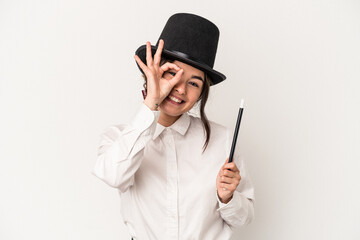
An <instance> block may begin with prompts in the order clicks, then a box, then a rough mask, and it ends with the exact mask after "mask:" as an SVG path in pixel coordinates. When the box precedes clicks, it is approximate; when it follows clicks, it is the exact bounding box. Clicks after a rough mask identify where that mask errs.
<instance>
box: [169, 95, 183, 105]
mask: <svg viewBox="0 0 360 240" xmlns="http://www.w3.org/2000/svg"><path fill="white" fill-rule="evenodd" d="M169 98H170V99H171V100H173V101H174V102H177V103H181V102H182V100H180V99H177V98H176V97H173V96H169Z"/></svg>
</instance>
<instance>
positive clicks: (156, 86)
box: [134, 39, 183, 110]
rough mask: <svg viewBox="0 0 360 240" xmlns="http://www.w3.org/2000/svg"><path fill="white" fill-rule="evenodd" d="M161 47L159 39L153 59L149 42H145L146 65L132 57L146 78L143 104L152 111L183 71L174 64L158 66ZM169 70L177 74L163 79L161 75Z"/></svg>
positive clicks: (162, 41)
mask: <svg viewBox="0 0 360 240" xmlns="http://www.w3.org/2000/svg"><path fill="white" fill-rule="evenodd" d="M163 47H164V40H162V39H160V41H159V46H158V48H157V50H156V53H155V55H154V59H153V58H152V53H151V45H150V42H146V65H145V64H144V63H143V62H142V61H141V59H140V58H139V56H137V55H134V58H135V60H136V62H137V63H138V64H139V66H140V68H141V69H142V70H143V72H144V74H145V75H146V78H147V96H146V99H145V100H144V103H145V104H146V105H147V106H148V107H149V108H150V109H152V110H154V109H156V110H157V107H158V106H159V105H160V104H161V102H162V101H163V100H164V99H165V98H166V97H167V96H168V95H169V93H170V92H171V90H172V89H173V87H174V86H175V85H176V83H177V82H178V81H179V80H180V78H181V75H182V73H183V69H180V67H179V66H177V65H176V64H174V63H170V62H167V63H165V64H163V65H161V66H159V65H160V60H161V53H162V50H163ZM169 69H174V70H176V71H177V72H176V74H175V76H173V77H172V78H171V79H170V80H167V79H165V78H163V74H164V72H166V71H168V70H169Z"/></svg>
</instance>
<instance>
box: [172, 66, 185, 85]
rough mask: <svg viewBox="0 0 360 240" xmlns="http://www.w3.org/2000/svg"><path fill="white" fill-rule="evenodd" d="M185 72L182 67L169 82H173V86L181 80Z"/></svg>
mask: <svg viewBox="0 0 360 240" xmlns="http://www.w3.org/2000/svg"><path fill="white" fill-rule="evenodd" d="M183 72H184V69H180V70H179V71H178V72H177V73H176V74H175V76H174V77H173V78H171V79H170V80H169V82H170V83H171V84H172V86H175V84H176V83H177V82H178V81H179V80H180V78H181V75H182V73H183Z"/></svg>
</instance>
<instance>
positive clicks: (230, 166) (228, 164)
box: [223, 162, 239, 172]
mask: <svg viewBox="0 0 360 240" xmlns="http://www.w3.org/2000/svg"><path fill="white" fill-rule="evenodd" d="M223 168H224V169H230V170H232V171H234V172H237V171H239V169H238V168H237V167H236V164H235V163H234V162H231V163H227V164H225V165H224V167H223Z"/></svg>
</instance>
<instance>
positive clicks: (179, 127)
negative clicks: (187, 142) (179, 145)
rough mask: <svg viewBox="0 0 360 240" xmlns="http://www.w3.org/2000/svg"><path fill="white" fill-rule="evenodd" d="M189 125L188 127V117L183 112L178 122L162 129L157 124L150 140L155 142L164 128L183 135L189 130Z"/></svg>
mask: <svg viewBox="0 0 360 240" xmlns="http://www.w3.org/2000/svg"><path fill="white" fill-rule="evenodd" d="M189 125H190V116H189V114H188V113H187V112H185V113H183V114H182V115H181V117H180V118H179V119H178V120H176V122H174V123H173V124H172V125H171V126H169V127H164V126H163V125H161V124H160V123H157V124H156V130H155V133H154V135H153V137H152V139H153V140H155V139H156V138H157V137H158V136H159V135H160V134H161V133H162V131H163V130H164V129H165V128H171V129H173V130H175V131H177V132H178V133H180V134H181V135H185V133H186V131H187V130H188V128H189Z"/></svg>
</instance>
